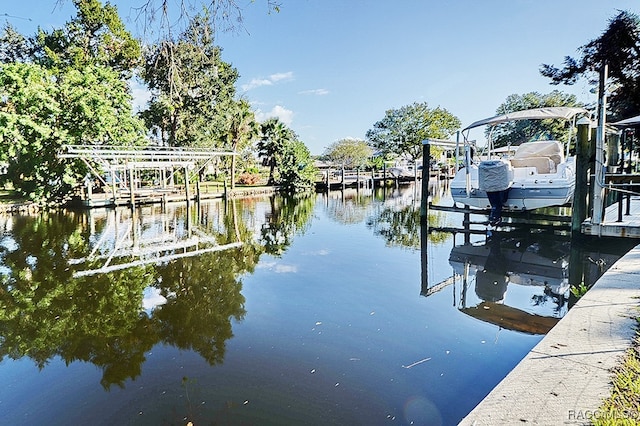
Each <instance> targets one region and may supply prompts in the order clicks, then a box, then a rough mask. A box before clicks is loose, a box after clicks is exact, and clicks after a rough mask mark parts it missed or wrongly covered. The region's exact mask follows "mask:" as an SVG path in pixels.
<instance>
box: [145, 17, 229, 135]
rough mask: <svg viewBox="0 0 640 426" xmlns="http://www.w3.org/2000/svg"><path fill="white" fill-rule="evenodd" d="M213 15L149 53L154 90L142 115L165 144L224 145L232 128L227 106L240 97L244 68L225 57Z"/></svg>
mask: <svg viewBox="0 0 640 426" xmlns="http://www.w3.org/2000/svg"><path fill="white" fill-rule="evenodd" d="M221 53H222V50H221V49H220V47H218V46H215V45H214V43H213V33H212V30H211V28H210V27H209V26H208V18H207V15H206V14H205V15H198V16H196V17H195V18H194V19H192V20H191V21H190V23H189V26H188V28H187V29H186V30H185V31H184V32H183V33H182V34H181V35H180V36H179V37H178V39H177V40H171V39H166V40H164V41H161V42H159V43H157V44H155V45H153V46H151V47H150V48H149V49H148V50H147V51H146V52H145V64H144V70H143V73H142V77H143V79H144V81H145V82H146V83H147V85H148V87H149V89H150V90H151V101H150V102H149V108H148V109H147V110H146V111H144V112H143V113H142V117H143V118H144V120H145V122H146V123H147V126H148V127H149V128H151V129H152V130H153V131H154V133H155V134H156V136H157V137H158V138H159V139H160V142H161V144H162V145H168V146H198V147H219V145H220V144H221V143H223V142H226V139H227V132H228V131H229V126H228V123H227V122H226V120H225V119H226V117H225V111H224V107H225V106H227V105H230V102H232V101H233V98H234V96H235V86H234V84H235V83H236V81H237V79H238V72H237V70H236V69H235V68H233V67H232V66H231V65H230V64H228V63H226V62H224V61H222V58H221Z"/></svg>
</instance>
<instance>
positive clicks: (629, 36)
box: [540, 11, 640, 119]
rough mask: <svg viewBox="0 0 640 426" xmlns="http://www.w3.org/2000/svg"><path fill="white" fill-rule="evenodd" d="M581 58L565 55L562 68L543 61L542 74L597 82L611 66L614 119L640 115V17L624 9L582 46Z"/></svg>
mask: <svg viewBox="0 0 640 426" xmlns="http://www.w3.org/2000/svg"><path fill="white" fill-rule="evenodd" d="M578 51H579V52H580V54H581V55H580V57H579V58H577V59H576V58H572V57H570V56H566V57H565V60H564V66H563V67H562V68H558V67H555V66H553V65H549V64H543V65H542V66H541V68H540V73H541V74H542V75H543V76H545V77H549V78H550V79H551V82H552V84H561V83H562V84H568V85H571V84H574V83H576V82H577V81H578V80H579V79H580V78H587V79H588V81H589V82H590V83H591V84H593V85H597V83H598V74H599V72H600V70H601V68H602V67H603V65H605V64H606V65H608V68H609V79H610V83H611V84H610V85H609V87H608V92H609V95H608V101H609V107H608V109H609V111H610V112H611V114H612V115H613V119H621V118H627V117H629V116H634V115H638V114H640V18H639V17H638V15H636V14H635V13H631V12H628V11H621V12H620V13H618V15H616V16H615V17H614V18H613V19H611V20H610V21H609V25H608V27H607V28H606V29H605V31H604V32H603V33H602V34H601V35H600V37H598V38H596V39H594V40H591V41H590V42H588V43H587V44H585V45H584V46H581V47H580V48H579V49H578Z"/></svg>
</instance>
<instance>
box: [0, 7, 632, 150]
mask: <svg viewBox="0 0 640 426" xmlns="http://www.w3.org/2000/svg"><path fill="white" fill-rule="evenodd" d="M145 1H146V0H117V1H113V2H112V3H113V4H116V5H117V6H118V9H119V11H120V15H121V16H122V18H123V20H124V21H125V22H128V24H129V25H130V29H131V30H132V32H134V34H136V35H137V36H140V35H141V34H140V33H139V31H138V28H136V27H137V25H136V23H135V21H134V18H135V12H134V11H133V10H132V9H131V7H132V6H135V5H139V4H143V3H144V2H145ZM156 1H157V0H156ZM172 1H174V2H176V1H177V0H172ZM3 3H4V4H2V5H0V20H4V19H6V20H8V21H9V22H10V23H11V24H12V25H14V26H16V27H17V28H18V29H19V30H20V31H21V32H23V33H25V34H32V33H33V32H34V31H35V28H36V27H37V26H38V25H40V26H41V27H43V28H45V29H50V28H52V27H59V26H61V25H63V24H64V22H66V21H67V20H68V19H69V18H70V17H71V15H72V13H73V9H72V8H71V7H69V6H70V3H71V2H70V0H66V1H65V3H66V5H65V7H63V8H56V7H55V5H56V0H22V1H15V2H14V1H11V2H3ZM7 3H8V4H7ZM245 3H246V5H244V4H245ZM280 3H281V5H282V7H281V11H280V12H279V13H268V11H267V7H266V0H255V2H253V3H251V2H250V0H238V4H240V5H241V6H242V7H243V17H244V29H243V30H242V31H240V32H239V33H237V34H236V33H222V34H219V35H218V44H219V45H220V46H222V47H223V49H224V51H223V55H222V56H223V59H224V60H225V61H226V62H230V63H231V64H232V65H233V66H234V67H236V68H237V69H238V71H239V73H240V76H241V77H240V79H239V81H238V94H239V95H241V96H243V97H244V98H246V99H248V100H249V101H250V102H251V103H252V105H253V108H254V110H255V111H256V114H257V116H258V118H260V119H265V118H268V117H270V116H278V117H280V118H281V119H282V120H283V121H284V122H285V123H287V125H289V127H291V128H292V129H293V130H294V131H295V132H296V133H297V134H298V135H299V136H300V139H301V140H302V141H303V142H304V143H305V144H306V145H307V146H308V147H309V149H310V151H311V152H312V154H321V153H322V152H323V151H324V150H325V148H326V147H327V146H329V145H330V144H331V143H333V142H335V141H337V140H339V139H342V138H346V137H353V138H360V139H364V138H365V133H366V131H367V130H368V129H370V128H371V127H372V126H373V124H374V123H375V122H376V121H378V120H380V119H382V118H383V117H384V114H385V111H386V110H387V109H390V108H400V107H402V106H403V105H408V104H411V103H413V102H427V103H428V104H429V106H430V107H432V108H435V107H438V106H439V107H442V108H446V109H447V110H448V111H449V112H450V113H452V114H454V115H456V116H457V117H458V118H459V119H460V120H461V121H462V125H463V127H464V126H465V125H466V124H469V123H471V122H473V121H476V120H479V119H482V118H486V117H489V116H492V115H494V113H495V111H496V109H497V108H498V106H499V105H500V104H501V103H503V102H504V101H505V99H506V98H507V96H509V95H511V94H524V93H527V92H531V91H537V92H540V93H548V92H550V91H552V90H554V89H559V90H563V91H565V92H568V93H573V94H575V95H577V96H578V99H579V100H581V101H583V102H595V101H596V95H595V94H592V93H590V87H589V86H587V85H586V83H584V82H579V83H578V84H576V85H574V86H552V85H550V84H549V80H548V79H547V78H544V77H542V76H541V75H540V73H539V68H540V65H541V64H543V63H550V64H554V65H558V66H559V65H561V64H562V61H563V59H564V57H565V56H566V55H570V56H574V57H575V56H577V49H578V47H580V46H581V45H583V44H585V43H587V42H588V41H590V40H592V39H594V38H596V37H598V36H599V35H600V34H601V33H602V31H603V30H604V29H605V28H606V26H607V24H608V21H609V20H610V19H611V18H613V17H614V16H615V15H616V14H617V11H618V10H629V11H632V12H636V13H640V6H639V5H638V3H637V0H580V1H577V0H575V1H574V0H447V1H433V0H397V1H392V0H280ZM243 5H244V6H243ZM6 15H10V16H6ZM27 19H30V21H29V20H27Z"/></svg>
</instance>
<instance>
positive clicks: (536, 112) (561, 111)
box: [463, 107, 589, 131]
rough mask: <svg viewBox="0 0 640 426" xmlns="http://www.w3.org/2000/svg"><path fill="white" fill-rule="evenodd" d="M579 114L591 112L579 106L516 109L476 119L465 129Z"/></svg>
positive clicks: (568, 118)
mask: <svg viewBox="0 0 640 426" xmlns="http://www.w3.org/2000/svg"><path fill="white" fill-rule="evenodd" d="M577 114H589V111H587V110H586V109H584V108H578V107H546V108H534V109H527V110H523V111H515V112H509V113H507V114H502V115H496V116H495V117H491V118H485V119H484V120H479V121H476V122H474V123H471V124H470V125H468V126H467V127H465V128H464V129H463V131H465V130H469V129H473V128H474V127H479V126H485V125H495V124H500V123H506V122H508V121H515V120H545V119H549V118H551V119H555V118H562V119H565V120H570V119H572V118H573V117H575V116H576V115H577Z"/></svg>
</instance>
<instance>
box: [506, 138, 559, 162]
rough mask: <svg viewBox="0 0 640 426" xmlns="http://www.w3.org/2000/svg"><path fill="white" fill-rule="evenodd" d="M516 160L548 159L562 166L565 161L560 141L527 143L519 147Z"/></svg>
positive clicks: (515, 156) (515, 155)
mask: <svg viewBox="0 0 640 426" xmlns="http://www.w3.org/2000/svg"><path fill="white" fill-rule="evenodd" d="M513 157H514V158H529V157H548V158H550V159H551V160H553V162H554V163H556V164H560V162H561V161H562V159H563V156H562V145H560V142H558V141H536V142H525V143H523V144H522V145H520V146H518V149H517V150H516V153H515V154H514V156H513Z"/></svg>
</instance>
